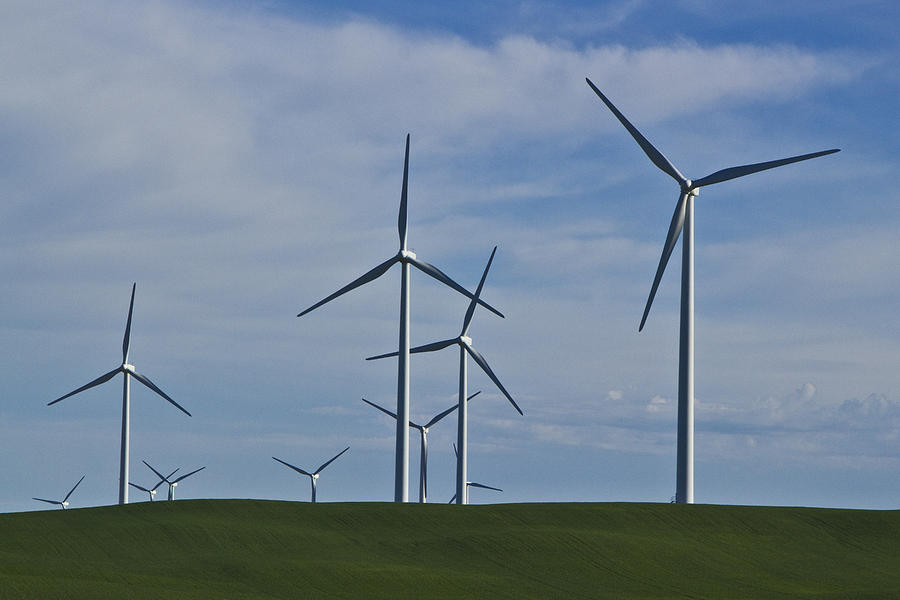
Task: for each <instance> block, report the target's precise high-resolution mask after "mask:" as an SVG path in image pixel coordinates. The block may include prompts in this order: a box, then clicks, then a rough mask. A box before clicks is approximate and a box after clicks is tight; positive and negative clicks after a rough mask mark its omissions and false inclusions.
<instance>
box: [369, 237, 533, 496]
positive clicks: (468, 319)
mask: <svg viewBox="0 0 900 600" xmlns="http://www.w3.org/2000/svg"><path fill="white" fill-rule="evenodd" d="M496 252H497V246H494V249H493V250H492V251H491V257H490V258H489V259H488V262H487V266H485V268H484V273H482V275H481V281H479V282H478V289H477V290H475V295H474V296H472V301H471V302H470V303H469V308H468V310H466V316H465V318H464V319H463V326H462V330H461V331H460V334H459V335H458V336H457V337H455V338H450V339H449V340H442V341H440V342H434V343H431V344H425V345H424V346H417V347H416V348H412V349H411V350H410V352H411V353H418V352H435V351H437V350H443V349H444V348H446V347H448V346H452V345H454V344H456V345H457V346H459V398H458V405H457V406H458V408H459V414H458V427H457V442H458V443H459V448H460V451H459V452H458V453H457V460H456V502H457V504H465V503H466V502H465V500H466V493H465V485H466V468H467V467H466V465H467V462H468V455H469V450H468V447H469V441H468V440H469V416H468V412H469V411H468V408H467V406H466V388H467V386H468V363H467V356H471V357H472V359H473V360H474V361H475V363H476V364H477V365H478V366H479V367H481V369H482V370H483V371H484V372H485V373H486V374H487V376H488V377H490V378H491V381H493V382H494V383H495V384H496V385H497V387H498V388H500V391H501V392H503V395H504V396H506V399H507V400H509V402H510V404H512V405H513V408H515V409H516V410H517V411H519V414H520V415H524V413H523V412H522V409H521V408H519V405H518V404H516V401H515V400H513V399H512V396H510V395H509V392H507V391H506V388H505V387H503V384H502V383H500V380H499V379H497V376H496V375H494V371H492V370H491V367H490V365H488V363H487V361H486V360H485V359H484V357H483V356H482V355H481V354H480V353H479V352H478V350H476V349H475V348H474V347H473V346H472V338H470V337H469V336H468V335H467V334H468V332H469V325H471V324H472V317H473V315H474V314H475V305H476V304H479V303H480V300H479V299H478V297H479V296H480V295H481V290H482V288H483V287H484V280H485V279H487V274H488V270H490V268H491V262H493V260H494V254H495V253H496ZM396 355H397V353H396V352H390V353H388V354H380V355H378V356H370V357H369V358H367V359H366V360H378V359H379V358H387V357H389V356H396Z"/></svg>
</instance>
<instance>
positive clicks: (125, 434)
mask: <svg viewBox="0 0 900 600" xmlns="http://www.w3.org/2000/svg"><path fill="white" fill-rule="evenodd" d="M136 287H137V284H136V283H135V284H133V285H132V286H131V302H130V303H129V305H128V320H127V321H126V322H125V338H124V339H123V340H122V364H121V365H120V366H118V367H116V368H115V369H113V370H112V371H110V372H109V373H106V374H105V375H101V376H100V377H98V378H97V379H95V380H93V381H92V382H90V383H88V384H86V385H83V386H81V387H80V388H78V389H77V390H75V391H74V392H69V393H68V394H66V395H65V396H60V397H59V398H57V399H56V400H54V401H53V402H49V403H47V406H50V405H53V404H56V403H57V402H60V401H62V400H65V399H66V398H68V397H69V396H74V395H75V394H78V393H79V392H83V391H85V390H89V389H91V388H92V387H95V386H98V385H100V384H101V383H106V382H107V381H109V380H110V379H112V378H113V377H115V376H116V375H118V374H119V373H122V374H123V375H124V376H125V380H124V383H123V387H122V445H121V450H120V454H119V504H128V461H129V452H130V431H131V425H130V420H131V417H130V415H131V378H132V377H134V378H135V379H137V380H138V381H140V382H141V383H143V384H144V385H145V386H147V387H148V388H150V389H151V390H153V391H154V392H156V393H157V394H159V395H160V396H162V397H163V398H165V399H166V400H168V401H169V403H171V404H172V405H173V406H174V407H175V408H177V409H178V410H180V411H181V412H183V413H184V414H186V415H187V416H191V413H189V412H188V411H186V410H185V409H184V408H182V406H181V405H180V404H178V403H177V402H175V401H174V400H172V399H171V398H169V396H167V395H166V393H165V392H163V391H162V390H161V389H159V388H158V387H156V385H155V384H154V383H153V382H152V381H150V380H149V379H147V378H146V377H144V376H143V375H141V374H140V373H138V372H137V371H135V370H134V365H132V364H129V363H128V350H129V347H130V345H131V314H132V312H133V311H134V290H135V288H136Z"/></svg>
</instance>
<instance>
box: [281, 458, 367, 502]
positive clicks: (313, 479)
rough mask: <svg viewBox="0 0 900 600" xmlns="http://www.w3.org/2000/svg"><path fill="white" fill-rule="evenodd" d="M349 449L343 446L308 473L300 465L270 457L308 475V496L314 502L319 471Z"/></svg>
mask: <svg viewBox="0 0 900 600" xmlns="http://www.w3.org/2000/svg"><path fill="white" fill-rule="evenodd" d="M349 449H350V446H347V447H346V448H344V449H343V450H341V451H340V452H338V453H337V454H335V455H334V456H333V457H331V458H330V459H328V460H327V461H325V462H324V463H322V464H321V465H320V466H319V468H318V469H316V470H315V471H313V472H312V473H310V472H309V471H304V470H303V469H301V468H300V467H295V466H294V465H292V464H291V463H287V462H284V461H283V460H281V459H280V458H275V457H274V456H273V457H272V458H273V459H274V460H277V461H278V462H280V463H281V464H283V465H284V466H286V467H290V468H291V469H293V470H295V471H297V472H298V473H300V474H301V475H306V476H307V477H309V485H310V486H311V487H312V496H311V497H310V502H313V503H315V501H316V482H317V481H318V480H319V473H321V472H322V471H324V470H325V467H327V466H328V465H330V464H331V463H333V462H334V461H335V460H337V458H338V457H339V456H340V455H341V454H343V453H344V452H346V451H347V450H349Z"/></svg>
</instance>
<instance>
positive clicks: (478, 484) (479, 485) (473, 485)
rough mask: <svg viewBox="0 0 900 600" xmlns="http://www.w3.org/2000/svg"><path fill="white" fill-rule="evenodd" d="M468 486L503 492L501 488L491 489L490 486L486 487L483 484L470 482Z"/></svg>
mask: <svg viewBox="0 0 900 600" xmlns="http://www.w3.org/2000/svg"><path fill="white" fill-rule="evenodd" d="M466 485H471V486H472V487H477V488H481V489H483V490H494V491H495V492H502V491H503V490H501V489H500V488H495V487H491V486H489V485H484V484H483V483H475V482H474V481H469V482H467V483H466Z"/></svg>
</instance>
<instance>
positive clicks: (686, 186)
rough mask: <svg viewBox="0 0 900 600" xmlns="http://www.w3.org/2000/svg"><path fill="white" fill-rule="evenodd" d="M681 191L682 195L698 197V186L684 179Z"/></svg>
mask: <svg viewBox="0 0 900 600" xmlns="http://www.w3.org/2000/svg"><path fill="white" fill-rule="evenodd" d="M681 191H682V193H684V194H690V195H691V196H699V195H700V186H699V185H694V182H693V181H691V180H690V179H685V180H684V183H682V184H681Z"/></svg>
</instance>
